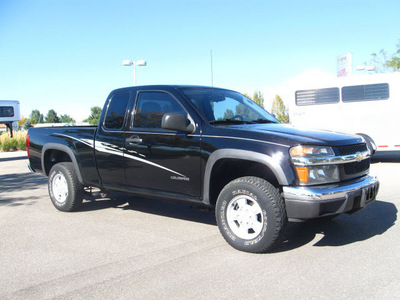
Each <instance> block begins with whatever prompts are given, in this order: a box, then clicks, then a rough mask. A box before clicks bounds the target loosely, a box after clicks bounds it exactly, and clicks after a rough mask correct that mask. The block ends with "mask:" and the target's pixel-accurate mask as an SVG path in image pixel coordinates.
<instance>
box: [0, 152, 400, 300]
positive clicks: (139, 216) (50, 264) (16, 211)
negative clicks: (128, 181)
mask: <svg viewBox="0 0 400 300" xmlns="http://www.w3.org/2000/svg"><path fill="white" fill-rule="evenodd" d="M382 161H384V162H378V163H374V164H373V165H372V168H371V169H372V172H373V173H375V174H377V175H378V176H379V178H380V181H381V188H380V192H379V195H378V198H377V201H376V202H375V203H373V204H371V205H370V206H368V207H367V208H366V209H365V210H363V211H362V212H360V213H358V214H355V215H353V216H349V215H341V216H339V217H337V218H336V219H335V220H332V221H330V222H316V221H312V222H306V223H291V224H290V225H289V226H288V228H287V231H286V236H285V239H284V241H283V242H282V244H281V245H279V246H278V247H277V249H275V250H274V252H272V253H268V254H261V255H260V254H248V253H243V252H239V251H237V250H235V249H233V248H231V247H230V246H229V245H228V244H227V243H226V242H225V241H224V239H223V238H222V236H221V235H220V233H219V231H218V227H217V226H216V223H215V219H214V212H212V211H211V212H210V211H204V210H199V209H196V208H192V207H190V206H188V205H178V204H172V203H167V202H162V201H156V200H143V199H135V198H129V197H126V196H122V195H113V196H112V197H111V198H106V199H89V200H88V201H85V202H84V204H83V207H82V209H81V210H80V211H78V212H75V213H62V212H59V211H57V210H56V209H55V208H54V207H53V205H52V204H51V202H50V200H49V198H48V195H47V180H46V178H45V177H43V176H41V175H39V174H33V173H30V172H29V170H28V169H27V159H26V157H25V153H24V152H18V153H0V237H1V239H0V250H1V255H0V277H1V280H0V299H50V298H56V299H100V298H103V299H111V298H112V299H159V298H167V299H171V298H172V299H182V298H185V299H189V298H191V299H194V298H196V299H254V298H255V299H400V229H399V225H398V222H397V214H398V208H399V207H400V205H399V200H400V193H399V192H398V189H399V184H400V179H399V178H400V160H399V161H396V160H391V159H383V160H382Z"/></svg>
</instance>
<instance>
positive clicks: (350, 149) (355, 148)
mask: <svg viewBox="0 0 400 300" xmlns="http://www.w3.org/2000/svg"><path fill="white" fill-rule="evenodd" d="M336 149H337V151H338V154H339V155H350V154H355V153H357V152H364V151H367V150H368V148H367V145H366V144H356V145H349V146H340V147H337V148H336Z"/></svg>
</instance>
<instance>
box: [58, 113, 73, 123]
mask: <svg viewBox="0 0 400 300" xmlns="http://www.w3.org/2000/svg"><path fill="white" fill-rule="evenodd" d="M60 122H61V123H76V121H75V120H74V119H73V118H71V117H70V116H69V115H61V116H60Z"/></svg>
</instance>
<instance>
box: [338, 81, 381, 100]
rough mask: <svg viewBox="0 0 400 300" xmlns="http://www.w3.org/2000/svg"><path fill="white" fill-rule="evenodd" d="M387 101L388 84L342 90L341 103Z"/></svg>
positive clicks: (357, 86)
mask: <svg viewBox="0 0 400 300" xmlns="http://www.w3.org/2000/svg"><path fill="white" fill-rule="evenodd" d="M387 99H389V84H387V83H378V84H367V85H353V86H345V87H343V88H342V100H343V102H355V101H373V100H387Z"/></svg>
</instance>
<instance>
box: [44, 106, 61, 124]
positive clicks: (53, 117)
mask: <svg viewBox="0 0 400 300" xmlns="http://www.w3.org/2000/svg"><path fill="white" fill-rule="evenodd" d="M44 122H45V123H60V118H59V117H58V116H57V113H56V112H55V110H54V109H50V110H49V112H48V113H47V115H46V117H45V118H44Z"/></svg>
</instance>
